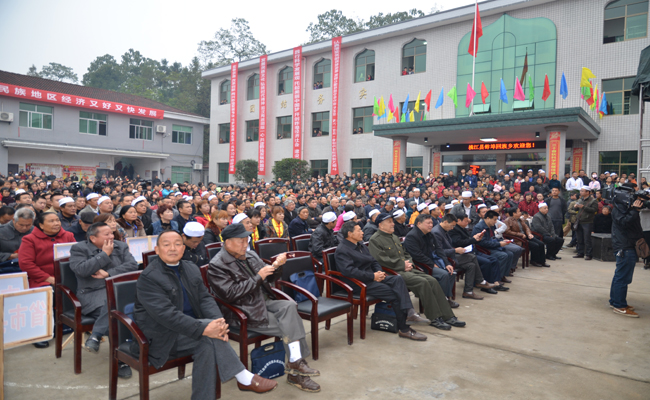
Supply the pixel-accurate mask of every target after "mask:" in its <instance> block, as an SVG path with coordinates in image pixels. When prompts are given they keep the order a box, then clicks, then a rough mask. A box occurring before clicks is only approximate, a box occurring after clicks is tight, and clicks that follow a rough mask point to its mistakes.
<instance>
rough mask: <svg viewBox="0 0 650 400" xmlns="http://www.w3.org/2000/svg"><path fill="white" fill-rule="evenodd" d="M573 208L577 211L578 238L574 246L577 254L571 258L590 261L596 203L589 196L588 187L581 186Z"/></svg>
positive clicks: (576, 231) (576, 232) (596, 209)
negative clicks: (578, 197)
mask: <svg viewBox="0 0 650 400" xmlns="http://www.w3.org/2000/svg"><path fill="white" fill-rule="evenodd" d="M573 207H574V208H575V209H576V210H578V215H577V222H578V229H576V230H575V234H576V235H577V238H578V242H577V245H576V251H577V252H578V254H576V255H575V256H573V258H583V257H584V259H585V260H591V253H592V250H593V248H592V247H593V246H592V241H591V232H592V231H593V230H594V217H595V216H596V213H597V212H598V202H597V201H596V199H594V198H593V196H592V195H591V189H589V186H582V188H581V189H580V199H578V201H577V202H576V204H575V205H574V206H573Z"/></svg>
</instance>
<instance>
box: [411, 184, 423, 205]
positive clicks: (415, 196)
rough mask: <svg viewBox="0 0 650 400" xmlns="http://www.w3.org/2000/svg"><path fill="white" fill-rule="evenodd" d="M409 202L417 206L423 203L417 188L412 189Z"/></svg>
mask: <svg viewBox="0 0 650 400" xmlns="http://www.w3.org/2000/svg"><path fill="white" fill-rule="evenodd" d="M410 200H411V201H414V202H416V203H417V204H418V205H420V203H421V202H423V200H422V198H421V197H420V189H419V188H413V197H412V198H411V199H410Z"/></svg>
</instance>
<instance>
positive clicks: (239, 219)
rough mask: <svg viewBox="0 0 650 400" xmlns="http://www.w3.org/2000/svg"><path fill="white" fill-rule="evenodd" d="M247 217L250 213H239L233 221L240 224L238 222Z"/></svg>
mask: <svg viewBox="0 0 650 400" xmlns="http://www.w3.org/2000/svg"><path fill="white" fill-rule="evenodd" d="M246 218H248V215H246V214H244V213H240V214H237V215H235V216H234V217H233V218H232V223H233V224H238V223H240V222H242V221H243V220H245V219H246Z"/></svg>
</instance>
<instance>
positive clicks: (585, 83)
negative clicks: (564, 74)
mask: <svg viewBox="0 0 650 400" xmlns="http://www.w3.org/2000/svg"><path fill="white" fill-rule="evenodd" d="M589 79H596V75H594V73H593V72H591V70H590V69H589V68H585V67H582V77H580V87H588V88H590V87H592V86H591V82H590V81H589Z"/></svg>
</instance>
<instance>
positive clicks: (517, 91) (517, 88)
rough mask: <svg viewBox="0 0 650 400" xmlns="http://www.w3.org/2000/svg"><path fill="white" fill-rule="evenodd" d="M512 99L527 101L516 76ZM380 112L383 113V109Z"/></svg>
mask: <svg viewBox="0 0 650 400" xmlns="http://www.w3.org/2000/svg"><path fill="white" fill-rule="evenodd" d="M512 97H513V98H514V99H515V100H519V101H525V100H526V96H524V89H523V88H522V87H521V84H520V83H519V78H517V77H516V76H515V94H514V96H512ZM380 107H381V105H380ZM379 111H381V109H380V110H379Z"/></svg>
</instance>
